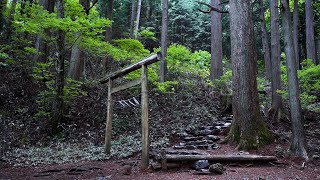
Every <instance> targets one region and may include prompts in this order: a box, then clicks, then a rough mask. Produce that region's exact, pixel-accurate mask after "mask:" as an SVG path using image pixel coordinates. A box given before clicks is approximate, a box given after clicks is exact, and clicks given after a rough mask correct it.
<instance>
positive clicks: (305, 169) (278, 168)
mask: <svg viewBox="0 0 320 180" xmlns="http://www.w3.org/2000/svg"><path fill="white" fill-rule="evenodd" d="M318 126H319V125H318V123H315V122H309V123H307V126H306V127H307V134H308V136H307V137H308V142H309V143H308V144H309V146H310V145H311V144H310V143H314V144H317V143H319V136H315V135H317V132H311V129H318V128H320V127H318ZM311 127H312V128H311ZM310 133H311V134H312V135H310ZM284 134H285V132H282V133H280V136H281V137H280V136H279V137H278V138H276V140H275V142H274V143H273V144H270V145H267V146H265V147H264V148H261V149H259V150H255V151H249V152H242V151H238V150H235V146H233V145H230V144H221V143H218V146H219V148H217V149H213V150H196V151H199V152H206V153H208V154H223V155H226V154H241V153H248V154H257V155H276V156H277V158H278V160H277V161H276V162H265V163H262V162H260V163H259V162H258V163H257V162H255V163H254V162H245V163H243V162H230V163H223V165H224V167H225V168H226V170H225V171H224V173H223V174H219V175H218V174H213V173H209V174H208V173H202V172H203V171H199V170H194V169H192V168H191V167H190V164H187V163H182V164H181V165H179V166H177V167H174V168H169V169H168V170H166V171H165V170H161V169H160V170H154V169H152V168H151V167H150V168H149V169H148V170H146V171H141V170H140V164H139V163H140V157H139V154H135V155H133V156H130V157H128V158H111V159H108V160H102V161H79V162H74V163H62V164H48V165H45V164H44V165H36V166H31V167H16V166H14V165H10V164H8V163H5V162H1V163H0V179H98V180H105V179H307V180H311V179H312V180H313V179H314V180H319V179H320V159H319V156H318V155H311V154H310V158H309V160H308V161H305V160H304V159H301V158H296V157H292V156H289V154H288V153H287V149H288V147H289V141H288V139H287V138H286V137H285V136H284ZM220 137H221V138H223V137H222V136H220ZM175 143H179V142H178V141H177V142H175ZM318 147H319V146H318V145H317V147H314V148H318ZM309 150H310V149H309Z"/></svg>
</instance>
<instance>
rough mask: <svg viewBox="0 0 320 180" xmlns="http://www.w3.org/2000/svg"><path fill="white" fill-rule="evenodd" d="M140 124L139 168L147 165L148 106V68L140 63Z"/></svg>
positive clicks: (148, 140)
mask: <svg viewBox="0 0 320 180" xmlns="http://www.w3.org/2000/svg"><path fill="white" fill-rule="evenodd" d="M141 125H142V153H141V168H142V169H144V170H145V169H147V168H148V166H149V146H150V143H149V142H150V137H149V107H148V68H147V65H142V69H141Z"/></svg>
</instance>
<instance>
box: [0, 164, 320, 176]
mask: <svg viewBox="0 0 320 180" xmlns="http://www.w3.org/2000/svg"><path fill="white" fill-rule="evenodd" d="M127 162H133V163H134V162H138V161H137V160H136V159H127V160H108V161H104V162H102V161H92V162H81V163H73V164H63V165H47V166H38V167H28V168H15V167H12V166H6V167H5V166H4V165H2V166H1V170H0V179H50V180H52V179H98V180H105V179H159V180H160V179H161V180H162V179H177V180H178V179H179V180H182V179H308V180H314V179H315V180H319V179H320V166H319V163H318V166H317V164H315V162H309V163H306V164H305V167H304V168H301V164H299V163H301V162H295V163H291V164H287V165H285V166H283V167H276V166H273V165H270V164H264V165H259V164H239V165H236V166H235V165H232V164H229V165H226V169H227V170H226V172H225V173H224V174H222V175H214V174H211V175H197V174H196V171H195V170H191V169H189V168H179V169H170V170H168V171H161V170H160V171H152V170H148V171H145V172H141V171H140V170H139V166H138V164H136V165H133V166H132V169H131V172H128V169H127V166H123V164H125V163H127ZM125 174H128V175H125Z"/></svg>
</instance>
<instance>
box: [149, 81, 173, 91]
mask: <svg viewBox="0 0 320 180" xmlns="http://www.w3.org/2000/svg"><path fill="white" fill-rule="evenodd" d="M154 84H155V85H156V90H158V91H160V92H162V93H173V92H175V89H174V86H176V85H177V84H178V81H166V82H163V83H161V82H155V83H154Z"/></svg>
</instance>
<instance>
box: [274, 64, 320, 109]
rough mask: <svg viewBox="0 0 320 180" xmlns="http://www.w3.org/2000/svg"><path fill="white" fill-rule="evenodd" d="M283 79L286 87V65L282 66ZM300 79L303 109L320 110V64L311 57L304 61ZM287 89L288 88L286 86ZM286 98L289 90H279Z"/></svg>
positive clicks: (299, 72) (299, 73) (299, 71)
mask: <svg viewBox="0 0 320 180" xmlns="http://www.w3.org/2000/svg"><path fill="white" fill-rule="evenodd" d="M281 71H282V75H281V78H282V81H283V83H284V85H285V87H287V86H288V77H287V73H286V66H281ZM298 79H299V84H300V90H301V93H300V98H301V106H302V108H303V109H307V110H311V111H316V112H320V103H317V100H318V99H319V97H320V93H319V92H320V65H315V64H314V63H313V62H312V61H311V60H310V59H307V60H305V61H303V62H302V69H301V70H298ZM286 89H287V88H286ZM278 92H279V93H281V94H282V95H283V97H284V98H285V99H288V91H287V90H279V91H278Z"/></svg>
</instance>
